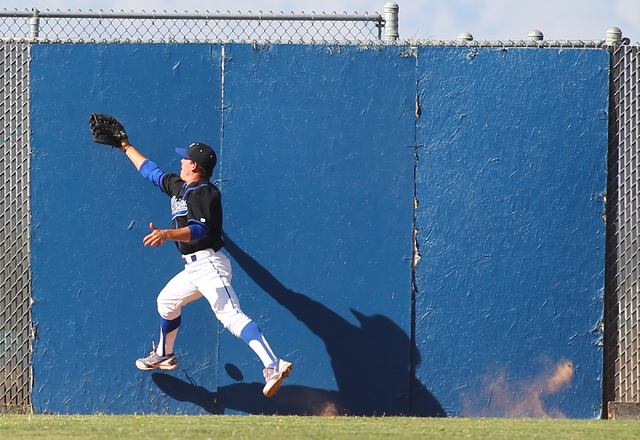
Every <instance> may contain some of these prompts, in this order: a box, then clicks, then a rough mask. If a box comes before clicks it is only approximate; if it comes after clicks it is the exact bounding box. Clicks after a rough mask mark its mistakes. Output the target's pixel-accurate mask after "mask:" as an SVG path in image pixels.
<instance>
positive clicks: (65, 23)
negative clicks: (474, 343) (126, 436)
mask: <svg viewBox="0 0 640 440" xmlns="http://www.w3.org/2000/svg"><path fill="white" fill-rule="evenodd" d="M397 13H398V7H397V5H396V4H395V3H392V2H389V3H387V4H385V9H384V15H381V14H378V13H373V14H368V13H365V14H361V15H359V14H351V15H349V14H336V13H332V14H325V13H321V14H315V13H312V14H305V13H301V14H283V13H278V14H274V13H272V12H269V13H266V14H263V13H262V12H259V13H250V12H249V13H246V14H243V13H236V14H232V13H229V12H226V13H219V12H216V13H208V12H206V13H193V14H189V13H184V14H178V13H167V12H162V13H156V12H151V13H145V12H141V13H133V12H129V13H127V12H113V11H109V12H102V11H99V12H91V11H89V12H81V11H77V12H69V11H67V12H61V11H55V12H51V11H37V10H35V9H34V10H31V11H16V10H14V11H7V10H2V11H0V51H1V53H0V75H1V78H0V94H1V98H2V99H1V100H0V105H1V106H2V108H1V109H0V118H1V119H0V162H1V166H0V174H1V176H0V193H1V194H0V216H1V217H2V218H0V313H1V314H2V320H1V321H0V368H1V371H2V377H0V411H4V412H28V411H31V392H32V389H33V374H32V371H31V364H30V362H31V359H30V354H31V338H33V337H35V336H36V331H35V330H36V329H34V328H33V327H34V324H33V323H32V322H31V316H30V310H31V292H30V276H31V275H30V230H29V198H30V195H29V154H30V147H29V145H30V144H29V129H30V126H29V47H30V45H31V44H38V43H67V42H70V43H94V42H121V43H132V42H135V43H138V42H145V43H157V42H171V43H180V42H216V43H219V42H234V43H242V42H254V43H255V42H256V41H259V42H260V41H266V42H269V43H274V44H278V43H294V44H333V43H336V42H338V43H340V44H342V43H350V44H379V45H401V46H406V47H408V48H411V47H414V46H471V47H501V48H504V47H526V48H576V49H589V48H608V49H609V50H610V51H611V60H612V61H611V99H610V134H609V139H610V145H609V187H608V192H607V193H608V195H607V263H606V274H607V275H606V283H607V284H606V288H605V317H604V318H605V319H604V341H605V342H604V345H605V347H604V351H605V359H604V372H605V377H604V401H605V402H608V401H628V402H630V401H635V402H638V401H640V395H639V386H640V385H639V377H638V376H639V375H640V372H639V371H638V370H639V362H640V360H639V359H638V338H639V334H638V330H639V328H638V324H639V323H638V318H639V316H638V306H639V303H640V298H638V287H637V286H638V283H637V280H638V276H639V275H640V270H639V268H638V266H639V264H640V259H639V256H638V243H639V242H638V226H637V225H638V220H639V216H638V183H637V182H638V177H639V176H638V162H639V160H640V159H639V158H638V142H639V141H638V138H639V135H640V132H639V129H638V125H639V118H640V116H639V114H640V113H639V112H638V103H639V102H640V89H639V87H638V83H639V82H640V78H639V72H640V65H639V63H640V61H639V59H640V56H639V50H640V48H639V47H637V46H628V44H629V42H628V41H625V39H623V38H622V34H621V32H620V30H619V29H617V28H611V29H609V31H607V34H606V37H605V38H603V39H602V40H595V41H547V40H544V38H543V36H542V34H541V33H539V32H537V31H534V32H532V33H531V34H529V38H528V39H527V40H525V41H522V40H520V41H476V40H474V39H473V37H472V36H471V35H469V34H461V35H460V36H459V37H458V39H456V40H451V41H438V40H418V41H403V40H399V39H398V27H397V25H398V16H397ZM36 327H37V324H36Z"/></svg>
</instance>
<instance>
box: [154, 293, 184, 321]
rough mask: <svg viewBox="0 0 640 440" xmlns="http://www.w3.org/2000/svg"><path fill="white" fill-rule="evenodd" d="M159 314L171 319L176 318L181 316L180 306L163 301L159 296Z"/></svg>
mask: <svg viewBox="0 0 640 440" xmlns="http://www.w3.org/2000/svg"><path fill="white" fill-rule="evenodd" d="M158 314H159V315H160V317H161V318H164V319H166V320H168V321H171V320H172V319H176V318H177V317H178V316H180V307H177V308H176V307H175V306H174V304H172V303H169V302H165V301H162V300H161V299H160V298H158Z"/></svg>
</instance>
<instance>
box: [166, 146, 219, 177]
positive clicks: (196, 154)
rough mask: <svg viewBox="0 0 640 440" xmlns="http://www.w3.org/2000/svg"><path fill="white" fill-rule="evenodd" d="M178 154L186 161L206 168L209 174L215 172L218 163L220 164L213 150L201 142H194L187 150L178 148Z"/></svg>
mask: <svg viewBox="0 0 640 440" xmlns="http://www.w3.org/2000/svg"><path fill="white" fill-rule="evenodd" d="M176 153H178V154H179V155H180V156H182V157H184V158H185V159H191V160H192V161H194V162H195V163H197V164H198V165H200V166H201V167H202V168H204V169H205V170H206V171H207V173H208V174H210V173H211V172H213V169H214V168H215V166H216V163H218V158H217V156H216V152H215V151H213V148H211V147H210V146H208V145H207V144H203V143H201V142H194V143H193V144H191V145H189V148H187V149H184V148H176Z"/></svg>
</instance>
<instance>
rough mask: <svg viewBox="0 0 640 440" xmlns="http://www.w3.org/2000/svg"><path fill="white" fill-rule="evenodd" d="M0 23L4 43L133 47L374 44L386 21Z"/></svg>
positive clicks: (155, 16) (116, 15) (69, 15)
mask: <svg viewBox="0 0 640 440" xmlns="http://www.w3.org/2000/svg"><path fill="white" fill-rule="evenodd" d="M396 12H397V8H396ZM395 16H396V17H397V14H396V15H395ZM0 17H2V21H0V36H1V37H3V38H12V39H16V38H17V39H20V38H23V39H26V38H29V39H33V38H38V39H41V40H44V41H72V42H86V41H89V42H91V41H96V40H99V41H105V40H113V39H117V40H124V41H136V42H159V41H164V42H193V41H198V42H217V41H229V40H232V41H242V40H252V41H253V40H265V41H266V40H268V41H288V42H296V43H323V42H327V41H379V40H382V38H383V36H384V33H383V31H384V29H385V19H384V18H383V17H382V15H380V14H378V13H377V12H376V13H373V14H369V13H364V14H346V13H343V14H337V13H331V14H326V13H324V12H323V13H320V14H316V13H311V14H305V13H300V14H293V13H292V14H283V13H278V14H275V13H273V12H268V13H262V12H258V13H251V12H249V13H235V14H234V13H230V12H226V13H220V12H218V11H216V12H215V13H209V12H205V13H192V14H189V13H183V14H179V13H175V12H174V13H168V12H152V13H144V12H141V13H134V12H129V13H127V12H122V11H121V12H113V11H109V12H103V11H99V12H91V11H89V12H81V11H78V12H63V11H38V10H33V11H6V10H5V11H0ZM396 20H397V18H396ZM396 28H397V25H396Z"/></svg>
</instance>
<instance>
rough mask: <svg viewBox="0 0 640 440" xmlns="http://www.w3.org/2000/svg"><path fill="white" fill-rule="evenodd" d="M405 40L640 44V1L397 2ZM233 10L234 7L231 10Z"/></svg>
mask: <svg viewBox="0 0 640 440" xmlns="http://www.w3.org/2000/svg"><path fill="white" fill-rule="evenodd" d="M396 3H397V4H398V6H399V34H400V38H401V39H406V40H414V39H435V40H455V39H456V38H457V37H458V35H460V34H461V33H462V32H468V33H470V34H471V35H473V37H474V39H476V40H479V41H496V40H500V41H508V40H514V41H518V40H526V39H527V36H528V34H529V32H531V31H533V30H539V31H541V32H542V33H543V35H544V38H545V40H601V39H603V38H604V37H605V35H606V32H607V29H609V28H610V27H613V26H615V27H618V28H620V29H621V30H622V34H623V37H627V38H629V39H630V41H631V43H632V44H635V45H638V44H640V43H638V42H640V0H526V1H525V0H397V1H396ZM384 4H385V2H384V0H379V1H375V0H340V1H339V0H298V1H292V0H234V1H233V2H222V1H219V0H208V1H206V0H33V3H27V2H26V1H25V0H0V9H7V10H12V9H19V10H24V9H32V8H37V9H39V10H45V9H49V10H56V9H60V10H63V11H66V10H71V11H77V10H82V11H88V10H93V11H98V10H100V9H102V10H104V11H108V10H111V9H113V10H115V11H119V10H125V11H135V12H140V11H142V10H144V11H147V12H150V11H153V10H155V11H163V10H166V11H169V12H171V11H178V12H184V11H187V12H195V11H198V12H205V11H207V10H208V11H210V12H215V11H220V12H225V11H227V10H229V11H231V12H237V11H240V12H244V13H247V12H249V11H251V12H258V11H262V12H269V11H272V12H276V13H278V12H280V11H282V12H285V13H289V12H294V13H301V12H305V13H311V12H318V13H319V12H327V13H331V12H334V11H335V12H338V13H342V12H347V13H349V14H352V13H358V14H364V13H365V12H369V13H373V12H379V13H381V14H382V13H384ZM231 5H232V6H231Z"/></svg>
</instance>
